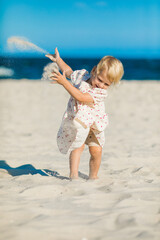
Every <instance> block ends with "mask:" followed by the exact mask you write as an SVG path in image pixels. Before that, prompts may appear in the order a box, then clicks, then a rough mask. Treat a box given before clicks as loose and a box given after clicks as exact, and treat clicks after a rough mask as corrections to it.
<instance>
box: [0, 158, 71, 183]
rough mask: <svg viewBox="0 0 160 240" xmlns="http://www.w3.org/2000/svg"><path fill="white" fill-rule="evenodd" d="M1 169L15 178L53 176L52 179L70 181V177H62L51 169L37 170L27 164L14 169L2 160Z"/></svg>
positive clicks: (0, 161)
mask: <svg viewBox="0 0 160 240" xmlns="http://www.w3.org/2000/svg"><path fill="white" fill-rule="evenodd" d="M0 169H5V170H6V171H7V172H8V174H10V175H11V176H14V177H15V176H20V175H29V174H31V175H35V174H40V175H41V176H46V177H48V176H51V177H56V178H59V179H61V180H70V179H69V178H68V177H64V176H61V175H60V174H59V173H58V172H56V171H51V170H49V169H36V168H35V167H33V166H32V165H31V164H25V165H22V166H20V167H17V168H12V167H10V166H9V165H8V164H7V163H6V161H4V160H0Z"/></svg>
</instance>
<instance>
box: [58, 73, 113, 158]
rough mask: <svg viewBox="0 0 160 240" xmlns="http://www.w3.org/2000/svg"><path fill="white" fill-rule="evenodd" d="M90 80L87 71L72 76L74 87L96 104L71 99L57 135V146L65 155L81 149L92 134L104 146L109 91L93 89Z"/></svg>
mask: <svg viewBox="0 0 160 240" xmlns="http://www.w3.org/2000/svg"><path fill="white" fill-rule="evenodd" d="M89 78H90V75H89V73H88V72H87V71H86V70H85V69H82V70H77V71H74V72H73V73H72V74H71V82H72V84H73V86H75V87H76V88H78V89H79V90H80V91H81V92H83V93H89V94H90V95H91V96H92V98H93V100H94V103H82V102H79V101H77V100H76V99H74V98H73V97H72V96H71V97H70V99H69V102H68V106H67V110H66V111H65V113H64V115H63V118H62V123H61V126H60V129H59V131H58V134H57V145H58V148H59V150H60V152H61V153H63V154H67V153H68V152H70V151H72V150H74V149H76V148H79V147H81V146H82V145H83V144H84V143H85V141H86V139H87V137H88V135H89V133H91V132H92V134H94V136H95V137H96V139H97V142H98V144H99V145H100V146H102V147H103V146H104V143H105V137H104V129H105V128H106V126H107V125H108V115H107V114H106V113H105V105H104V100H105V98H106V97H107V90H105V89H101V88H93V87H92V86H91V85H90V84H89V83H87V82H86V81H87V80H88V79H89ZM86 144H87V143H86Z"/></svg>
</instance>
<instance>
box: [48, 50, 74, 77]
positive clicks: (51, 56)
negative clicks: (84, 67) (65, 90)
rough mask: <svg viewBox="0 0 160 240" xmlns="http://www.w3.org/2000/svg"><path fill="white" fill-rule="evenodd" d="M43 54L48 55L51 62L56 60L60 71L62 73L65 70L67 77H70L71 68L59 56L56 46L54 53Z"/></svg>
mask: <svg viewBox="0 0 160 240" xmlns="http://www.w3.org/2000/svg"><path fill="white" fill-rule="evenodd" d="M45 56H46V57H48V58H49V59H51V60H52V61H53V62H56V63H57V65H58V67H59V68H60V70H61V72H62V73H63V72H65V74H66V77H67V78H71V74H72V72H73V70H72V68H71V67H70V66H68V65H67V64H66V63H65V62H64V61H63V59H62V58H61V57H60V55H59V52H58V49H57V48H55V54H47V55H45Z"/></svg>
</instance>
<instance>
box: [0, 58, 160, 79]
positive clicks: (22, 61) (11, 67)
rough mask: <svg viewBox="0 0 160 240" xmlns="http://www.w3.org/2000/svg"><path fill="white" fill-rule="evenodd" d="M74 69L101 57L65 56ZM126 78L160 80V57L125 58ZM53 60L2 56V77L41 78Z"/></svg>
mask: <svg viewBox="0 0 160 240" xmlns="http://www.w3.org/2000/svg"><path fill="white" fill-rule="evenodd" d="M63 60H64V61H65V62H66V63H67V64H68V65H69V66H70V67H71V68H72V69H73V70H80V69H87V70H88V71H89V72H90V71H91V69H92V68H93V66H95V65H97V64H98V62H99V60H100V59H99V58H63ZM119 60H121V62H122V63H123V66H124V72H125V73H124V76H123V79H124V80H128V81H131V80H160V59H135V58H134V59H131V58H129V59H127V58H125V59H123V58H119ZM50 62H51V61H50V60H49V59H48V58H45V57H0V79H8V78H10V79H24V78H27V79H29V80H40V79H41V77H42V73H43V68H44V67H45V66H46V65H47V64H48V63H50Z"/></svg>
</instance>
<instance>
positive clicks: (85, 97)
mask: <svg viewBox="0 0 160 240" xmlns="http://www.w3.org/2000/svg"><path fill="white" fill-rule="evenodd" d="M78 101H79V102H83V103H94V100H93V98H92V97H91V95H90V94H89V93H82V94H81V96H80V99H79V100H78Z"/></svg>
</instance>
